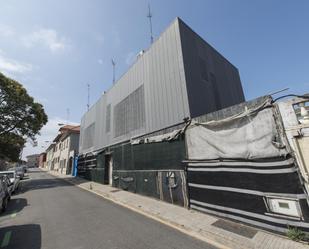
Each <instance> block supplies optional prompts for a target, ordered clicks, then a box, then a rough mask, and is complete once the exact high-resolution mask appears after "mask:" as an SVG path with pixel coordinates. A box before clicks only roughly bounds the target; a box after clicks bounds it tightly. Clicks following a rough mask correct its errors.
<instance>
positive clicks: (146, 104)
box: [79, 18, 244, 154]
mask: <svg viewBox="0 0 309 249" xmlns="http://www.w3.org/2000/svg"><path fill="white" fill-rule="evenodd" d="M243 101H244V94H243V90H242V86H241V82H240V77H239V73H238V70H237V69H236V68H235V67H234V66H233V65H232V64H231V63H229V62H228V61H227V60H226V59H225V58H224V57H223V56H222V55H220V54H219V53H218V52H217V51H216V50H215V49H213V48H212V47H211V46H210V45H209V44H208V43H206V42H205V41H204V40H203V39H202V38H201V37H199V36H198V35H197V34H196V33H195V32H194V31H192V30H191V29H190V28H189V27H188V26H187V25H186V24H184V22H183V21H181V20H180V19H179V18H176V19H175V20H174V22H173V23H172V24H171V25H170V26H169V27H168V28H167V29H166V30H165V31H164V32H163V33H162V34H161V36H160V37H159V38H158V39H157V40H156V41H155V42H154V43H153V44H152V45H151V47H150V48H149V49H148V50H147V51H145V52H143V53H142V54H141V55H140V56H139V57H138V58H137V59H136V62H135V63H134V64H133V65H132V66H131V68H130V69H129V70H128V71H127V72H126V73H125V74H124V75H123V76H122V77H121V78H120V79H119V80H118V81H117V82H116V83H115V84H114V85H113V86H112V87H111V88H110V89H109V90H108V91H107V92H106V93H104V94H103V95H102V97H101V98H100V99H99V100H98V101H97V103H96V104H94V105H93V106H92V107H91V109H90V110H89V111H88V112H87V113H86V114H85V115H84V116H83V117H82V120H81V133H80V149H79V151H80V154H86V153H89V152H95V151H100V150H102V149H104V148H107V147H109V146H112V145H114V144H117V143H122V142H125V141H128V140H130V139H132V138H135V137H139V136H143V135H145V134H149V133H152V132H154V131H158V130H161V129H164V128H166V127H170V126H174V125H175V124H178V123H181V122H183V119H184V118H186V117H196V116H198V115H201V114H206V113H210V112H213V111H216V110H219V109H222V108H225V107H227V106H231V105H234V104H238V103H240V102H243Z"/></svg>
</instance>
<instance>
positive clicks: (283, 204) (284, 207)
mask: <svg viewBox="0 0 309 249" xmlns="http://www.w3.org/2000/svg"><path fill="white" fill-rule="evenodd" d="M267 203H268V207H269V209H270V211H271V212H273V213H277V214H282V215H288V216H294V217H299V218H300V217H301V211H300V208H299V203H298V201H297V200H292V199H281V198H275V197H267Z"/></svg>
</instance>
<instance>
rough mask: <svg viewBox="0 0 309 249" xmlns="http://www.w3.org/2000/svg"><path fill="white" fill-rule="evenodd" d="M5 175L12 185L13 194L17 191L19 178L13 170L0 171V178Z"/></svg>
mask: <svg viewBox="0 0 309 249" xmlns="http://www.w3.org/2000/svg"><path fill="white" fill-rule="evenodd" d="M3 175H6V176H7V177H8V178H9V179H10V182H11V184H12V186H13V187H12V188H13V189H12V191H13V192H15V191H16V190H17V189H18V186H19V182H20V177H19V176H18V175H17V174H16V171H15V170H10V171H0V176H3Z"/></svg>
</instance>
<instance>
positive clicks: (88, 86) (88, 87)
mask: <svg viewBox="0 0 309 249" xmlns="http://www.w3.org/2000/svg"><path fill="white" fill-rule="evenodd" d="M87 91H88V97H87V111H89V105H90V104H89V103H90V84H87Z"/></svg>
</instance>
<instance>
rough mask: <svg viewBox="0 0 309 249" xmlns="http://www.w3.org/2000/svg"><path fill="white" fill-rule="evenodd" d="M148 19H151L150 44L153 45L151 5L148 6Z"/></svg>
mask: <svg viewBox="0 0 309 249" xmlns="http://www.w3.org/2000/svg"><path fill="white" fill-rule="evenodd" d="M147 17H148V18H149V26H150V43H151V44H152V43H153V35H152V21H151V18H152V14H151V10H150V4H148V15H147Z"/></svg>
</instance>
